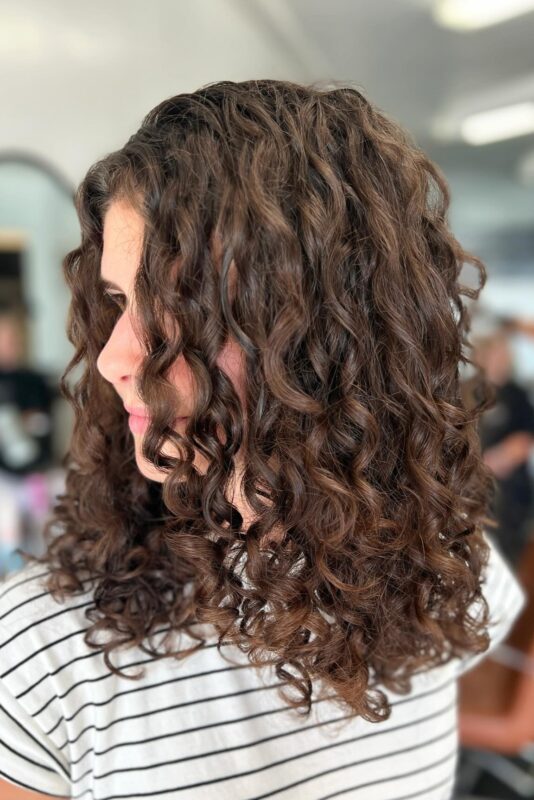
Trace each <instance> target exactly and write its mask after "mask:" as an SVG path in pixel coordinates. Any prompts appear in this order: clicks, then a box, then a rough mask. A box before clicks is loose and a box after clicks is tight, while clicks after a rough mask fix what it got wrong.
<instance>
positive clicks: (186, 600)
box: [25, 80, 496, 722]
mask: <svg viewBox="0 0 534 800" xmlns="http://www.w3.org/2000/svg"><path fill="white" fill-rule="evenodd" d="M117 199H123V200H124V199H126V200H127V201H128V202H129V203H130V204H131V206H132V207H133V208H135V209H136V210H137V211H138V212H139V213H140V214H141V215H142V216H143V220H144V222H145V232H144V238H143V248H142V257H141V261H140V264H139V265H138V271H137V273H136V284H135V298H136V309H137V310H138V315H137V317H138V324H139V329H140V336H142V337H143V343H144V347H145V351H146V357H145V358H144V359H143V361H142V364H141V367H140V370H139V376H138V380H139V384H138V388H139V397H140V398H142V400H143V401H144V402H145V404H146V406H147V408H149V409H150V413H151V415H152V417H151V422H150V426H149V428H148V430H147V432H146V434H145V436H144V438H143V444H142V447H143V455H144V456H145V457H146V458H147V459H148V460H149V461H150V462H151V463H152V464H153V465H154V466H155V467H156V468H158V469H160V470H162V472H163V473H164V480H162V482H161V483H157V482H155V481H150V480H148V479H147V478H145V477H144V476H143V475H142V474H140V472H139V469H138V467H137V465H136V461H135V454H134V446H133V441H132V436H131V434H130V432H129V430H128V425H127V414H126V412H125V409H124V407H123V405H122V402H121V400H120V398H119V397H118V396H117V393H116V392H115V391H114V390H113V387H112V386H111V385H110V384H109V383H107V382H106V381H105V380H103V378H102V376H101V375H100V374H99V372H98V370H97V369H96V361H97V358H98V355H99V353H100V351H101V350H102V348H103V347H104V345H105V343H106V342H107V340H108V338H109V336H110V333H111V331H112V329H113V326H114V325H115V324H116V319H117V311H116V310H114V308H113V307H112V306H111V305H110V303H109V300H106V297H105V295H104V293H103V290H102V285H101V281H100V279H99V270H100V261H101V256H102V246H103V218H104V215H105V212H106V210H107V209H108V208H109V205H110V203H111V202H112V201H114V200H117ZM449 201H450V198H449V190H448V187H447V184H446V181H445V178H444V176H443V174H442V173H441V172H440V171H439V169H438V168H437V167H436V165H434V164H433V163H432V162H431V161H430V160H429V158H428V157H427V156H426V155H425V154H424V153H423V152H422V151H421V150H420V149H419V148H418V147H417V146H416V145H415V143H414V142H413V141H412V140H411V138H410V137H409V135H408V134H407V133H406V132H405V131H404V130H403V129H402V128H401V127H399V125H398V124H397V123H395V122H394V121H392V120H391V119H389V118H388V117H387V116H386V115H385V114H384V113H382V112H381V111H380V110H379V109H377V108H376V107H375V106H373V105H372V104H371V103H370V102H369V100H367V99H366V98H365V97H364V96H363V95H362V93H361V92H360V91H358V90H357V89H356V88H354V87H352V86H350V85H341V86H340V85H339V84H337V83H334V84H330V85H329V86H328V88H325V87H322V86H321V85H320V84H318V83H315V84H312V85H309V86H301V85H297V84H294V83H291V82H287V81H276V80H254V81H244V82H240V83H235V82H232V81H222V82H218V83H213V84H208V85H206V86H204V87H202V88H201V89H199V90H198V91H195V92H193V93H191V94H180V95H177V96H175V97H171V98H169V99H167V100H165V101H163V102H161V103H160V104H159V105H157V106H156V107H155V108H154V109H153V110H152V111H150V112H149V113H148V114H147V116H146V117H145V118H144V119H143V121H142V124H141V126H140V128H139V130H138V131H137V132H136V133H135V134H134V135H133V136H131V138H130V139H129V140H128V141H127V142H126V144H125V145H124V146H123V147H122V148H120V149H119V150H117V151H116V152H112V153H110V154H109V155H106V156H105V157H104V158H102V159H101V160H99V161H98V162H97V163H96V164H94V165H93V166H92V167H91V168H90V169H89V171H88V173H87V175H86V177H85V178H84V180H83V181H82V183H81V184H80V186H79V188H78V190H77V193H76V209H77V213H78V216H79V220H80V225H81V243H80V245H79V247H77V248H76V249H74V250H72V251H71V252H69V253H68V254H67V255H66V257H65V259H64V262H63V269H64V274H65V278H66V281H67V283H68V286H69V288H70V291H71V294H72V299H71V305H70V311H69V318H68V323H67V333H68V336H69V340H70V342H71V343H72V344H73V346H74V349H75V353H74V355H73V357H72V359H71V361H70V363H69V364H68V366H67V368H66V370H65V372H64V373H63V375H62V377H61V381H60V388H61V393H62V395H63V396H64V397H65V398H66V399H67V400H68V401H69V402H70V403H71V404H72V407H73V409H74V415H75V418H74V427H73V431H72V437H71V440H70V443H69V449H68V452H67V454H66V455H65V457H64V460H63V466H64V467H65V470H66V484H65V491H64V493H62V494H59V495H58V497H57V498H56V502H55V505H54V508H53V512H52V514H51V516H50V518H49V520H48V522H47V525H46V526H45V531H44V533H45V541H46V552H45V554H44V555H42V556H39V557H37V556H30V555H29V554H25V556H26V557H27V558H30V559H32V560H34V561H39V562H40V563H43V564H47V565H48V568H49V574H48V578H47V585H48V589H49V591H50V592H51V593H52V594H53V595H54V597H55V598H56V599H57V600H58V601H62V602H63V601H64V599H65V597H66V596H74V595H75V594H79V593H80V592H82V591H83V590H84V588H85V587H84V583H85V582H86V581H90V582H92V583H93V585H94V594H93V596H94V603H93V604H92V607H91V608H90V609H88V610H87V611H86V616H87V618H88V619H89V620H90V621H91V622H92V625H91V627H89V628H88V630H87V632H86V634H85V640H86V643H87V644H88V645H89V646H91V647H97V646H98V647H101V644H100V645H98V644H97V643H96V642H95V641H94V637H95V634H96V632H97V631H99V630H101V629H102V630H106V631H107V632H108V633H110V634H111V636H110V637H109V641H107V642H106V644H105V645H104V648H103V650H104V653H105V661H106V664H107V666H108V667H109V668H110V669H111V670H112V671H113V672H116V673H117V674H121V675H123V677H125V678H132V677H140V675H136V676H132V675H126V674H124V673H122V672H121V671H120V670H119V669H118V668H117V667H116V666H115V665H114V664H113V662H112V661H111V659H110V654H111V651H112V650H114V649H116V648H118V647H124V646H127V647H130V646H131V647H133V646H139V647H141V648H142V649H143V650H144V651H145V652H148V653H150V654H151V655H153V656H154V657H155V658H165V657H175V658H179V657H187V656H188V655H190V654H191V653H192V652H195V651H196V649H197V646H195V647H193V648H190V649H189V650H186V651H184V650H173V649H172V648H171V647H170V646H169V642H170V641H171V638H170V634H171V633H174V632H177V631H185V632H188V633H189V635H190V636H191V637H193V638H195V639H197V640H198V641H200V644H199V645H198V647H200V646H202V644H204V643H205V639H204V638H203V637H202V636H200V637H199V635H198V631H197V630H196V629H195V626H196V625H197V624H203V625H208V626H213V627H212V628H210V629H212V630H214V631H216V635H217V639H218V642H217V647H218V648H219V652H221V653H222V652H223V647H222V646H223V645H224V644H233V645H237V646H238V647H239V648H240V649H241V651H242V652H244V653H247V657H248V661H249V662H250V664H251V665H253V666H256V667H261V666H264V665H273V666H274V667H275V670H276V675H277V677H278V678H279V679H280V684H277V686H279V687H280V688H279V692H280V696H281V697H282V698H283V700H284V702H285V703H287V704H288V705H289V706H291V707H293V708H295V709H300V710H301V711H302V712H303V713H304V715H307V714H309V712H310V710H311V705H312V702H313V701H312V694H313V689H314V687H315V686H321V687H322V688H323V689H325V690H326V691H327V692H328V693H329V697H330V698H331V699H332V700H333V701H334V702H336V703H337V704H339V705H340V707H342V708H343V709H344V710H345V711H347V709H348V710H349V715H350V716H361V717H363V718H365V719H366V720H368V721H372V722H378V721H381V720H384V719H387V718H388V717H389V715H390V713H391V706H390V703H389V702H388V697H387V695H386V694H385V692H384V691H383V689H389V690H391V691H393V692H397V693H401V694H404V693H406V692H408V691H410V689H411V679H412V677H413V676H414V675H415V674H417V673H420V672H423V671H426V670H429V669H431V668H432V667H436V666H438V665H442V664H445V663H447V662H449V661H450V660H451V659H453V658H464V657H466V656H469V655H470V654H472V653H479V652H483V651H484V650H486V649H487V648H488V646H489V642H490V639H489V635H488V632H487V625H488V618H489V607H488V605H487V602H486V600H485V598H484V596H483V594H482V577H483V568H484V567H485V565H486V564H487V561H488V556H489V544H488V541H487V538H486V536H485V534H484V525H490V526H495V525H496V523H495V522H494V520H493V519H492V518H491V516H489V504H490V500H491V496H492V493H493V491H494V479H493V478H492V475H491V472H490V470H489V468H488V467H486V466H485V465H484V463H483V460H482V456H481V449H480V440H479V436H478V431H477V422H478V419H479V417H480V415H481V413H482V411H484V410H485V409H486V408H487V407H488V406H489V405H490V403H491V400H492V398H493V397H494V395H493V394H492V387H491V385H490V384H489V382H487V381H486V378H485V375H484V374H483V373H482V371H481V370H480V371H479V373H477V374H478V381H479V395H478V400H477V402H476V403H472V404H469V403H468V402H467V401H466V400H465V398H463V397H462V388H461V381H460V370H459V368H460V364H461V363H463V364H471V365H472V366H473V367H475V369H477V370H478V367H477V366H476V365H475V364H474V363H473V362H472V361H471V360H470V359H469V358H468V354H467V352H466V351H467V350H468V349H469V348H470V347H471V346H472V345H471V344H470V343H469V340H468V338H467V334H468V332H469V330H470V326H471V317H470V313H469V310H468V308H467V306H466V304H464V302H463V301H462V299H461V297H462V295H464V296H467V297H469V298H471V299H476V298H478V295H479V293H480V291H481V289H482V287H483V286H484V284H485V282H486V271H485V268H484V265H483V264H482V263H481V261H480V260H479V259H478V258H477V257H475V256H474V255H471V254H469V253H467V252H465V251H464V250H463V249H462V247H461V246H460V244H459V243H458V241H457V240H456V239H455V238H454V236H453V235H452V233H451V231H450V230H449V227H448V221H447V214H448V207H449ZM215 236H217V239H218V241H219V242H220V253H219V255H220V257H215V255H214V252H213V247H212V245H213V242H214V240H215V239H214V237H215ZM178 262H179V270H177V269H176V265H177V264H178ZM465 263H469V264H471V265H472V266H473V267H474V268H475V269H476V270H477V271H478V275H479V285H478V288H476V289H475V288H472V287H468V286H464V285H462V284H461V283H460V282H459V279H460V273H461V270H462V267H463V265H464V264H465ZM168 320H171V321H172V323H173V324H172V325H171V326H170V327H171V328H172V330H169V325H168V324H167V322H165V321H168ZM229 337H233V339H234V340H235V341H236V342H237V343H238V345H239V347H240V348H241V350H242V352H243V354H244V364H245V375H246V393H247V395H246V404H245V405H244V407H243V406H242V404H241V402H240V400H239V398H238V396H237V394H236V391H235V390H234V387H233V385H232V382H231V381H230V380H229V379H228V376H227V375H226V374H225V373H224V371H223V370H221V369H220V368H219V367H218V366H217V364H216V359H217V356H218V355H219V353H220V352H221V349H222V347H223V346H224V344H225V343H226V342H227V341H228V339H229ZM182 355H183V357H184V358H185V361H186V362H187V365H188V366H189V368H190V370H191V374H192V375H193V380H194V386H195V390H196V391H195V403H196V405H195V408H194V411H193V413H192V416H191V418H190V420H189V421H188V423H187V426H186V429H185V431H184V432H183V433H178V432H177V431H176V430H174V429H173V428H172V420H173V419H174V417H175V415H176V413H177V412H176V409H177V408H180V407H181V408H183V407H184V405H183V404H182V403H181V402H180V401H181V397H180V393H179V389H178V388H176V387H174V386H173V385H172V383H171V382H170V380H169V379H168V372H169V369H170V367H171V366H172V365H173V364H174V362H175V361H176V359H177V358H178V357H180V356H182ZM78 365H81V367H82V372H81V377H79V380H78V381H77V382H76V383H75V384H74V385H73V386H72V387H70V386H69V385H68V381H67V378H68V376H69V374H70V372H71V371H72V370H73V369H74V367H76V366H78ZM480 387H482V391H481V393H480ZM216 428H218V429H219V430H223V431H224V439H225V440H224V442H221V441H220V439H219V437H218V436H217V435H216ZM167 442H170V443H171V444H172V445H173V446H174V448H175V451H176V452H177V455H176V457H174V456H172V457H171V456H167V455H163V454H162V453H161V449H162V446H163V445H164V444H165V443H167ZM195 450H197V451H199V452H200V453H202V454H203V455H204V457H205V458H206V459H207V460H208V465H209V466H208V468H207V471H206V473H205V474H199V472H198V471H197V470H196V469H195V468H194V467H193V466H192V461H193V459H194V454H195ZM238 451H239V453H240V455H241V454H242V455H243V458H244V461H243V463H244V473H243V487H244V493H245V496H246V500H247V502H248V503H249V504H250V506H251V507H252V508H253V509H254V512H255V514H256V518H255V519H254V521H253V522H252V524H251V525H250V526H249V527H248V528H247V529H245V526H244V524H243V518H242V516H241V514H240V512H239V511H238V510H237V508H236V507H235V506H234V505H233V504H232V503H231V502H230V501H229V500H228V497H227V489H228V486H229V481H230V480H231V477H232V475H234V474H235V473H236V460H235V457H236V454H237V453H238ZM275 533H276V535H274V534H275ZM477 601H478V604H481V612H482V613H478V614H477V615H472V613H471V612H472V607H473V604H474V603H476V602H477ZM161 626H167V627H166V628H164V629H163V630H167V632H168V634H169V638H167V635H166V636H165V637H164V639H163V645H167V647H165V646H164V647H163V650H161V649H160V648H159V647H153V646H152V645H151V644H150V642H149V639H150V637H151V636H152V635H153V634H154V633H156V632H157V631H158V630H161ZM141 674H142V673H141ZM284 687H286V688H284Z"/></svg>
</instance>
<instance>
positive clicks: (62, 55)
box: [0, 0, 534, 226]
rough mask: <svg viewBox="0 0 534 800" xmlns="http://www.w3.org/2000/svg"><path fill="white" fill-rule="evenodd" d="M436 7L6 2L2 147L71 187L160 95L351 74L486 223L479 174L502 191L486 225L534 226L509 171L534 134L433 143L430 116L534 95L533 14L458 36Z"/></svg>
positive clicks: (422, 2) (312, 1)
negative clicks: (478, 142) (31, 158)
mask: <svg viewBox="0 0 534 800" xmlns="http://www.w3.org/2000/svg"><path fill="white" fill-rule="evenodd" d="M431 6H432V2H431V0H366V1H364V0H328V2H324V0H191V1H190V2H187V1H186V0H112V1H110V0H91V1H90V2H87V1H86V0H46V2H43V1H42V0H0V74H1V75H2V81H1V84H0V101H1V106H0V107H1V108H2V125H1V126H0V154H1V151H2V150H5V149H13V148H17V149H19V150H21V151H24V152H29V153H32V154H35V155H39V156H43V157H45V158H46V159H47V160H48V161H50V162H51V163H52V164H54V165H55V167H56V168H57V169H59V170H60V171H61V172H62V173H63V174H64V175H65V176H66V177H67V179H68V180H69V181H70V182H71V183H72V184H76V183H77V182H78V181H79V180H80V179H81V178H82V176H83V174H84V173H85V171H86V169H87V168H88V166H89V165H90V164H91V163H92V162H93V161H94V160H95V159H96V158H98V157H100V156H101V155H103V154H104V153H106V152H108V151H109V150H113V149H115V148H116V147H119V146H121V145H122V144H123V143H124V141H125V140H126V139H127V138H128V137H129V136H130V134H131V133H132V132H133V131H134V130H135V129H136V128H137V127H138V125H139V123H140V121H141V119H142V117H143V115H144V114H145V113H146V112H147V111H148V110H149V109H150V108H151V107H152V106H153V105H155V104H156V103H157V102H159V101H160V100H162V99H163V98H164V97H167V96H170V95H173V94H177V93H179V92H184V91H193V90H194V89H196V88H198V87H199V86H201V85H203V84H205V83H209V82H213V81H217V80H220V79H226V80H236V81H238V80H244V79H248V78H260V77H272V78H287V79H289V80H296V81H300V82H308V81H310V82H311V81H314V80H321V81H328V80H341V81H343V80H350V81H351V82H354V83H356V84H358V85H359V86H360V87H361V88H362V89H363V90H364V92H365V93H366V94H367V96H368V97H369V98H370V99H372V100H373V101H374V102H375V103H377V104H378V105H379V106H380V107H381V108H382V109H383V110H385V111H386V112H387V113H388V114H390V115H391V116H393V117H395V118H396V119H398V120H399V121H400V122H402V123H403V124H404V125H405V126H406V127H408V128H409V129H410V130H411V131H412V133H413V134H414V136H415V137H416V139H417V141H418V142H419V144H421V146H423V147H424V148H425V149H426V150H427V152H429V154H430V155H431V156H432V157H433V158H435V159H436V160H437V161H438V163H439V164H440V165H441V166H442V167H443V168H444V169H445V170H446V172H447V174H448V176H450V179H451V182H452V185H453V193H454V186H455V185H456V181H460V183H458V185H459V186H460V185H461V179H462V178H463V189H462V192H463V194H462V197H465V198H467V199H466V201H465V203H464V205H465V209H466V213H467V211H468V210H469V208H470V207H471V208H472V206H473V202H475V201H474V198H477V197H478V200H476V202H477V203H478V204H479V205H478V219H479V220H480V218H482V219H484V218H485V215H486V210H485V206H484V201H485V199H486V200H487V199H488V182H489V184H490V185H491V186H492V187H493V188H495V186H497V187H499V189H498V192H497V194H499V193H500V192H502V193H503V194H502V196H501V197H497V198H492V199H491V202H492V203H493V205H492V207H491V209H489V210H488V214H490V215H491V214H493V216H492V225H494V224H495V216H497V218H498V220H502V222H503V224H504V225H511V224H514V223H516V224H521V225H523V226H524V225H527V224H532V220H533V217H532V215H533V213H534V203H533V202H532V200H533V199H534V189H532V188H531V189H524V188H522V187H521V186H519V184H518V181H517V176H516V172H515V170H516V167H517V164H518V161H519V159H520V158H521V157H522V156H524V155H525V154H526V153H528V152H529V151H532V150H534V136H524V137H521V138H517V139H513V140H510V141H508V142H505V143H500V144H494V145H486V146H484V147H470V146H466V145H462V144H460V143H452V144H443V143H440V142H437V141H435V140H433V138H432V134H431V131H432V127H431V126H432V122H433V120H435V119H436V118H438V117H443V116H451V115H454V114H455V113H457V111H462V110H468V109H473V110H476V109H477V108H478V107H480V106H488V105H489V106H491V105H492V103H494V102H497V101H498V100H499V98H500V97H504V98H507V97H514V96H516V95H518V94H521V96H523V99H525V96H530V99H534V47H533V42H534V14H532V13H531V14H528V15H524V16H522V17H520V18H517V19H514V20H510V21H508V22H506V23H504V24H501V25H498V26H495V27H492V28H488V29H484V30H481V31H478V32H472V33H456V32H452V31H448V30H445V29H442V28H439V27H438V26H437V25H436V24H435V23H434V22H433V19H432V16H431V13H430V12H431ZM477 176H480V177H481V179H483V181H485V183H482V184H480V186H483V187H484V188H483V190H481V189H480V187H479V188H477ZM470 192H472V193H474V194H473V196H470V194H469V193H470ZM477 193H478V194H477ZM491 193H492V192H491V191H490V194H491ZM458 194H460V192H458ZM458 208H460V209H461V206H458ZM459 216H460V217H461V218H462V219H463V218H464V214H463V213H461V214H459Z"/></svg>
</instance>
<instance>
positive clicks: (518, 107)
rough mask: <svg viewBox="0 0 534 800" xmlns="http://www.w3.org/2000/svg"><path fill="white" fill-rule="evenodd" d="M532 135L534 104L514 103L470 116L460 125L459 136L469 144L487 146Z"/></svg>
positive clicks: (533, 129)
mask: <svg viewBox="0 0 534 800" xmlns="http://www.w3.org/2000/svg"><path fill="white" fill-rule="evenodd" d="M528 133H534V102H526V103H515V104H514V105H511V106H504V107H502V108H494V109H491V111H481V112H479V113H477V114H471V115H470V116H468V117H466V118H465V119H464V120H463V121H462V123H461V124H460V134H461V136H462V138H463V139H464V140H465V141H466V142H468V143H469V144H475V145H478V144H489V143H490V142H498V141H501V140H503V139H512V138H514V137H515V136H524V135H525V134H528Z"/></svg>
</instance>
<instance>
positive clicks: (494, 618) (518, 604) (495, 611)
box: [457, 532, 527, 675]
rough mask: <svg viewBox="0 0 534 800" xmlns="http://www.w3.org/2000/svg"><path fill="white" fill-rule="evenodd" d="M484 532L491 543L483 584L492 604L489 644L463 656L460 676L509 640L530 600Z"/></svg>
mask: <svg viewBox="0 0 534 800" xmlns="http://www.w3.org/2000/svg"><path fill="white" fill-rule="evenodd" d="M484 535H485V538H486V541H487V542H488V544H489V546H490V555H489V559H488V563H487V565H486V568H485V577H484V580H483V584H482V586H483V588H482V593H483V595H484V597H485V599H486V601H487V603H488V606H489V626H488V633H489V635H490V645H489V647H488V649H487V650H485V651H484V652H483V653H476V654H475V655H472V656H469V657H467V658H464V659H461V660H460V661H459V664H458V673H457V674H458V675H462V674H463V673H465V672H467V671H468V670H470V669H472V668H473V667H475V666H476V665H477V664H479V663H480V662H481V661H482V660H483V659H485V658H487V657H488V654H489V653H491V652H492V651H493V650H495V648H496V647H497V646H498V645H499V644H500V643H501V642H503V641H504V640H505V639H506V637H507V636H508V634H509V633H510V631H511V629H512V626H513V624H514V622H515V621H516V619H517V618H518V617H519V615H520V613H521V612H522V611H523V609H524V608H525V606H526V603H527V594H526V592H525V590H524V589H523V587H522V586H521V584H520V583H519V581H518V579H517V577H516V576H515V573H514V572H513V570H512V568H511V567H510V565H509V563H508V561H507V560H506V559H505V557H504V556H503V555H502V553H501V551H500V550H499V547H498V545H497V543H496V542H495V540H494V539H493V538H492V537H491V536H489V535H488V534H487V532H484ZM477 609H480V603H478V604H477ZM472 616H474V615H473V614H472Z"/></svg>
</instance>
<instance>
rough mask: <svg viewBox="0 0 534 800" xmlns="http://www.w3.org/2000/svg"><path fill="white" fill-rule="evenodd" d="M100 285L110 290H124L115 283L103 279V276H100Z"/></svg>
mask: <svg viewBox="0 0 534 800" xmlns="http://www.w3.org/2000/svg"><path fill="white" fill-rule="evenodd" d="M100 283H101V284H102V286H105V287H107V288H108V289H118V291H119V292H122V289H121V287H120V286H119V285H118V284H116V283H113V281H108V280H107V278H102V276H100Z"/></svg>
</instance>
